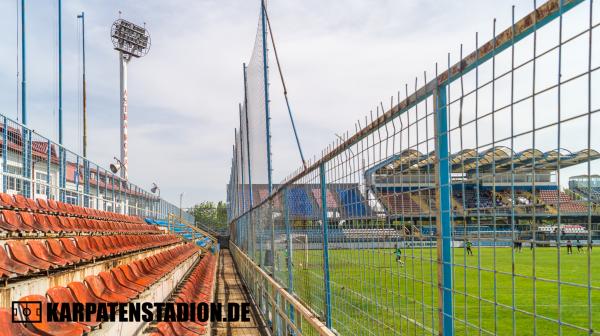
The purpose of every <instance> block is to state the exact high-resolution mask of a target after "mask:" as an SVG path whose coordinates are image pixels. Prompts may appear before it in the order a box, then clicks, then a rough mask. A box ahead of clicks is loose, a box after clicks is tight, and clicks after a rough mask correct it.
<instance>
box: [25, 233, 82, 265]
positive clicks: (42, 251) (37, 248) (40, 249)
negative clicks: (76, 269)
mask: <svg viewBox="0 0 600 336" xmlns="http://www.w3.org/2000/svg"><path fill="white" fill-rule="evenodd" d="M27 245H29V248H30V249H31V253H32V254H33V255H34V256H35V257H37V258H39V259H41V260H44V261H46V262H49V263H52V264H54V265H57V266H60V267H64V266H67V265H69V264H72V262H71V261H69V260H65V259H62V258H59V257H57V256H55V255H53V254H51V253H50V251H49V250H48V248H47V247H46V244H44V241H43V240H37V239H32V240H30V241H28V242H27Z"/></svg>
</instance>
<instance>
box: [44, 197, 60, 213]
mask: <svg viewBox="0 0 600 336" xmlns="http://www.w3.org/2000/svg"><path fill="white" fill-rule="evenodd" d="M46 202H47V203H48V207H49V208H50V210H51V211H52V212H57V211H58V205H57V204H56V201H55V200H53V199H48V200H46Z"/></svg>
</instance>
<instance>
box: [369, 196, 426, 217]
mask: <svg viewBox="0 0 600 336" xmlns="http://www.w3.org/2000/svg"><path fill="white" fill-rule="evenodd" d="M379 197H380V201H381V203H383V205H384V207H385V208H386V209H387V211H388V213H389V214H391V215H404V214H419V213H423V211H422V210H421V207H419V205H418V204H417V203H415V201H413V200H412V198H411V196H410V194H408V193H401V194H397V193H394V192H387V191H382V192H380V193H379Z"/></svg>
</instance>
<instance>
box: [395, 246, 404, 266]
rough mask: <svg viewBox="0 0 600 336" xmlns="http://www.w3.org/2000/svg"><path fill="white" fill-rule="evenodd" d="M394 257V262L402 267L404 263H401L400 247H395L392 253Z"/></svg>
mask: <svg viewBox="0 0 600 336" xmlns="http://www.w3.org/2000/svg"><path fill="white" fill-rule="evenodd" d="M394 254H395V255H396V262H397V263H399V264H400V266H404V262H403V261H402V250H401V249H400V246H398V245H396V250H395V251H394Z"/></svg>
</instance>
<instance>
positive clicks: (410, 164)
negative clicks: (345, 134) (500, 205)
mask: <svg viewBox="0 0 600 336" xmlns="http://www.w3.org/2000/svg"><path fill="white" fill-rule="evenodd" d="M599 158H600V153H598V151H596V150H594V149H589V150H588V149H583V150H580V151H578V152H571V151H569V150H567V149H564V148H560V149H557V150H551V151H548V152H545V153H544V152H542V151H540V150H538V149H525V150H523V151H521V152H514V151H512V150H511V149H510V148H508V147H504V146H496V147H492V148H490V149H487V150H485V151H482V152H477V151H476V150H475V149H464V150H462V151H460V152H458V153H454V154H452V155H450V163H451V165H452V173H464V174H467V175H471V174H476V173H477V172H479V173H480V174H485V173H492V172H495V173H502V172H507V171H515V173H527V172H531V171H532V170H533V169H535V171H536V172H550V171H556V170H558V169H559V167H560V168H566V167H570V166H574V165H577V164H580V163H583V162H587V161H588V160H590V161H591V160H596V159H599ZM435 160H436V155H435V152H430V153H427V154H423V153H421V152H419V151H417V150H414V149H407V150H404V151H402V152H401V153H399V154H396V155H393V156H391V157H389V158H388V159H386V160H384V161H382V162H380V163H379V164H377V165H375V166H374V167H372V168H370V169H368V170H367V171H366V172H365V176H370V175H372V174H374V173H376V174H389V175H391V174H403V175H410V174H433V172H434V169H435V167H434V164H435Z"/></svg>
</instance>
